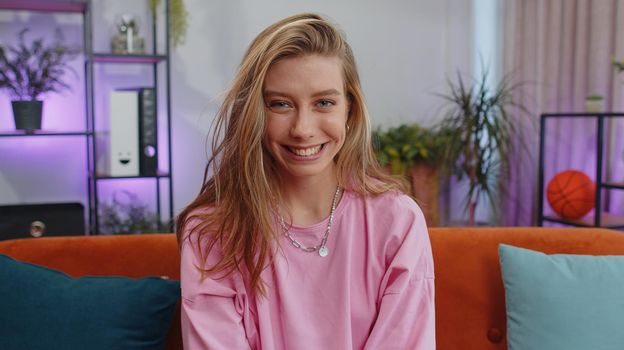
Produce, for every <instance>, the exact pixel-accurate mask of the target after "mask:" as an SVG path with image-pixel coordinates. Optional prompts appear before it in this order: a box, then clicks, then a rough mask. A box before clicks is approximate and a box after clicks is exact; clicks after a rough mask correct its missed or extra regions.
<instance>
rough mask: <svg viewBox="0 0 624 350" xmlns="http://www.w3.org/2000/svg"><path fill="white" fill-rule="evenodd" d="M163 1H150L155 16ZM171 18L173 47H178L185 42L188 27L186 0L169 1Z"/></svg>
mask: <svg viewBox="0 0 624 350" xmlns="http://www.w3.org/2000/svg"><path fill="white" fill-rule="evenodd" d="M161 1H162V0H150V2H149V4H150V8H151V10H152V15H153V16H156V9H157V8H158V6H159V5H160V3H161ZM169 18H170V22H169V23H170V26H169V29H170V31H171V39H172V43H173V47H178V45H180V44H182V43H183V42H184V36H185V35H186V28H187V27H188V11H186V6H185V5H184V0H169Z"/></svg>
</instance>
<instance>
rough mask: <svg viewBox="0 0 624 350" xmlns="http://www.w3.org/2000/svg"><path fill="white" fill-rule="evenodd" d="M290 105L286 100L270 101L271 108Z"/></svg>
mask: <svg viewBox="0 0 624 350" xmlns="http://www.w3.org/2000/svg"><path fill="white" fill-rule="evenodd" d="M288 107H290V105H289V104H288V102H284V101H271V102H269V108H288Z"/></svg>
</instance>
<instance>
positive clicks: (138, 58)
mask: <svg viewBox="0 0 624 350" xmlns="http://www.w3.org/2000/svg"><path fill="white" fill-rule="evenodd" d="M166 60H167V56H166V55H116V54H107V53H94V54H93V61H94V62H96V63H123V64H127V63H137V64H155V63H159V62H164V61H166Z"/></svg>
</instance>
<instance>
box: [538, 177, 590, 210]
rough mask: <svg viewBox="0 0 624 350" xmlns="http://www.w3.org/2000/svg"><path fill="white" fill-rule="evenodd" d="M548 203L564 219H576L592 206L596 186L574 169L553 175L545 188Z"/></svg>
mask: <svg viewBox="0 0 624 350" xmlns="http://www.w3.org/2000/svg"><path fill="white" fill-rule="evenodd" d="M546 198H547V199H548V204H550V207H551V208H552V209H553V210H554V211H555V213H557V214H559V216H561V217H562V218H564V219H568V220H576V219H580V218H581V217H583V216H585V215H586V214H587V213H589V211H590V210H592V209H593V208H594V204H595V198H596V186H595V184H594V182H593V181H592V180H591V179H590V178H589V176H587V175H585V174H584V173H582V172H580V171H576V170H566V171H563V172H561V173H559V174H557V175H555V176H554V177H553V178H552V180H550V182H549V183H548V187H547V189H546Z"/></svg>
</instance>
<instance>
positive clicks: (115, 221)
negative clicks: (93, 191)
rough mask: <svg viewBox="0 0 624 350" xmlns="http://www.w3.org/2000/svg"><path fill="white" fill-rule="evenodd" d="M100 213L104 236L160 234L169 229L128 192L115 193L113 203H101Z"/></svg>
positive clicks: (134, 195) (145, 205)
mask: <svg viewBox="0 0 624 350" xmlns="http://www.w3.org/2000/svg"><path fill="white" fill-rule="evenodd" d="M122 196H123V197H122ZM99 212H100V226H101V230H102V231H101V232H102V233H103V234H128V233H159V232H164V231H163V230H165V229H164V228H165V227H167V225H166V224H165V223H162V222H159V220H158V216H157V215H156V214H155V213H154V212H153V211H151V210H150V209H149V206H148V205H147V204H146V203H143V202H142V201H140V200H139V198H138V196H137V195H136V194H134V193H132V192H128V191H121V192H115V193H114V194H113V198H112V201H110V202H100V210H99Z"/></svg>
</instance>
